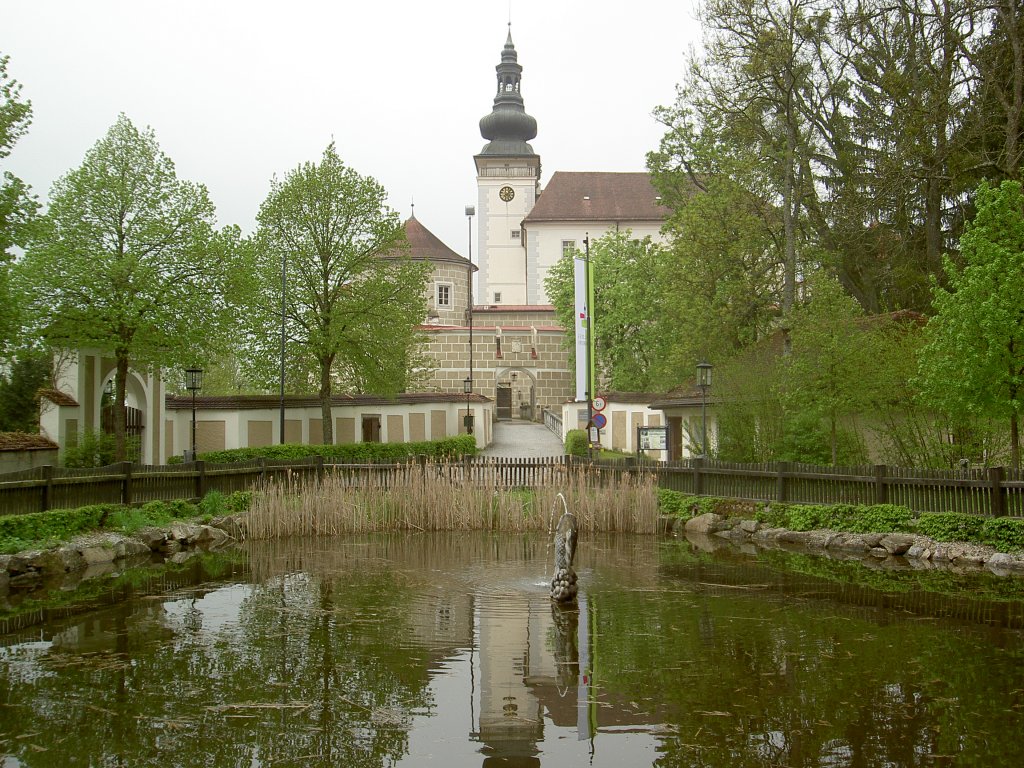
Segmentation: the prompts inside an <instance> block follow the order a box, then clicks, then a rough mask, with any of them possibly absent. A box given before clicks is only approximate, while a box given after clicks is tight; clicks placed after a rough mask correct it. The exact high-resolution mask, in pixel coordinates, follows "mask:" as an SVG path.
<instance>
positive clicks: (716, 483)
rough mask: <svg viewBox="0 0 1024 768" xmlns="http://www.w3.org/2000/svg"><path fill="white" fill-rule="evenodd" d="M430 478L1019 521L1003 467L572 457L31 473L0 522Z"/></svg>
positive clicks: (12, 491)
mask: <svg viewBox="0 0 1024 768" xmlns="http://www.w3.org/2000/svg"><path fill="white" fill-rule="evenodd" d="M414 470H415V471H429V472H433V473H436V474H437V475H438V476H441V477H445V478H447V479H449V480H451V481H452V482H471V483H473V484H477V485H483V486H488V487H491V486H493V487H506V488H514V487H526V488H535V487H549V486H551V485H559V484H562V483H564V482H565V480H566V477H567V473H569V472H576V471H590V472H592V473H593V474H594V478H595V482H606V481H608V480H609V479H610V478H613V477H615V476H616V475H617V474H618V473H620V472H627V471H628V472H633V471H644V472H650V473H653V474H655V475H657V477H658V485H659V486H660V487H662V488H670V489H673V490H677V491H683V492H685V493H693V494H697V495H705V496H721V497H727V498H736V499H747V500H754V501H784V502H792V503H808V504H834V503H846V504H884V503H890V504H900V505H903V506H906V507H909V508H910V509H912V510H914V511H915V512H967V513H970V514H977V515H993V516H999V515H1012V516H1016V517H1024V473H1021V472H1020V471H1014V470H1007V469H1004V468H1002V467H992V468H988V469H972V470H960V471H957V470H914V469H902V468H895V467H886V466H881V465H880V466H869V467H850V468H843V467H819V466H814V465H808V464H793V463H787V462H774V463H765V464H732V463H726V462H720V461H713V460H708V459H684V460H682V461H674V462H669V463H657V462H647V461H637V460H635V459H627V460H624V461H607V460H603V461H597V460H595V461H591V460H588V459H578V458H572V457H569V456H565V457H555V458H538V459H505V458H494V457H481V456H475V457H466V458H464V459H462V460H461V461H454V462H447V463H444V462H439V463H428V462H427V461H426V459H425V457H416V458H413V459H410V460H409V461H408V462H404V463H402V462H399V463H395V462H391V463H387V464H332V463H329V462H325V461H324V459H323V458H322V457H314V458H309V459H303V460H283V459H282V460H269V459H268V460H259V461H249V462H239V463H230V464H211V463H207V462H202V461H197V462H194V463H189V464H170V465H165V466H146V465H139V464H129V463H122V464H114V465H111V466H108V467H101V468H98V469H61V468H55V467H49V466H44V467H36V468H35V469H29V470H23V471H21V472H12V473H8V474H3V475H0V514H22V513H26V512H39V511H43V510H47V509H70V508H75V507H81V506H86V505H89V504H103V503H115V504H117V503H120V504H143V503H145V502H147V501H155V500H162V501H171V500H174V499H198V498H202V497H203V496H204V495H205V494H206V493H208V492H209V491H219V492H221V493H224V494H230V493H232V492H234V491H244V490H250V489H252V488H254V487H258V486H260V485H261V484H263V483H267V482H269V481H271V480H272V479H274V478H283V477H290V478H295V477H296V476H298V477H300V478H301V477H309V478H312V477H322V476H323V474H324V473H325V472H332V473H336V474H340V475H342V476H343V477H344V478H345V480H346V482H347V483H350V484H352V485H367V484H373V485H387V484H389V483H390V482H391V479H392V478H395V477H397V476H398V475H399V474H401V473H407V472H410V471H414Z"/></svg>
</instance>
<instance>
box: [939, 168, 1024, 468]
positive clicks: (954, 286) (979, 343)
mask: <svg viewBox="0 0 1024 768" xmlns="http://www.w3.org/2000/svg"><path fill="white" fill-rule="evenodd" d="M976 206H977V211H978V212H977V215H976V216H975V218H974V220H973V221H972V222H971V223H970V224H969V225H968V227H967V229H966V231H965V232H964V234H963V236H962V237H961V238H960V255H961V258H962V260H963V267H959V266H957V265H956V264H955V263H954V262H953V261H952V259H948V258H947V259H946V262H945V271H946V277H947V280H948V284H949V289H948V290H947V289H945V288H942V287H940V286H936V288H935V289H934V299H933V301H934V305H935V311H936V314H935V316H934V317H932V318H931V319H930V320H929V321H928V325H927V327H926V329H925V331H926V343H925V346H924V348H923V349H922V352H921V359H920V381H921V386H922V391H923V394H924V396H925V398H926V400H927V401H928V402H929V403H931V404H932V405H934V406H936V407H938V408H939V409H940V410H941V411H942V412H944V413H946V414H950V415H954V416H956V415H958V414H960V415H965V416H984V417H988V418H993V419H1003V420H1004V423H1008V424H1009V432H1010V461H1011V463H1012V465H1013V466H1014V467H1016V468H1019V467H1020V426H1019V425H1020V415H1021V411H1022V409H1024V398H1022V394H1024V291H1022V290H1021V286H1022V285H1024V193H1022V191H1021V183H1020V182H1018V181H1004V182H1002V183H1001V184H1000V185H998V186H991V185H989V184H988V183H983V184H981V186H980V187H978V191H977V197H976Z"/></svg>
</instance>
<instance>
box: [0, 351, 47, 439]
mask: <svg viewBox="0 0 1024 768" xmlns="http://www.w3.org/2000/svg"><path fill="white" fill-rule="evenodd" d="M50 362H51V360H50V356H49V355H48V354H46V353H45V352H42V351H39V350H26V351H24V352H22V353H21V354H19V355H18V356H17V357H16V358H15V359H14V362H13V364H12V365H11V370H10V372H9V373H8V374H7V375H6V376H2V377H0V432H38V431H39V390H40V389H42V388H43V387H45V386H47V385H48V384H49V382H50V379H51V377H50Z"/></svg>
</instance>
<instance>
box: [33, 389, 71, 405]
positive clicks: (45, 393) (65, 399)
mask: <svg viewBox="0 0 1024 768" xmlns="http://www.w3.org/2000/svg"><path fill="white" fill-rule="evenodd" d="M39 396H40V397H45V398H46V399H47V400H49V401H50V402H51V403H53V404H54V405H63V406H67V407H69V408H74V407H76V406H77V405H78V401H77V400H75V398H73V397H72V396H71V395H69V394H68V393H67V392H61V391H60V390H59V389H40V390H39Z"/></svg>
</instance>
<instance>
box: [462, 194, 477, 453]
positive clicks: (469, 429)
mask: <svg viewBox="0 0 1024 768" xmlns="http://www.w3.org/2000/svg"><path fill="white" fill-rule="evenodd" d="M475 214H476V208H474V207H473V206H472V205H467V206H466V228H467V241H466V242H467V244H468V246H469V251H468V253H469V266H468V267H467V268H466V275H467V278H466V302H467V303H466V315H467V316H468V319H469V377H468V378H467V379H466V380H465V381H464V382H463V388H464V389H465V391H466V433H467V434H470V435H472V434H473V415H472V414H471V413H470V412H469V396H470V394H472V392H473V216H474V215H475Z"/></svg>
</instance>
